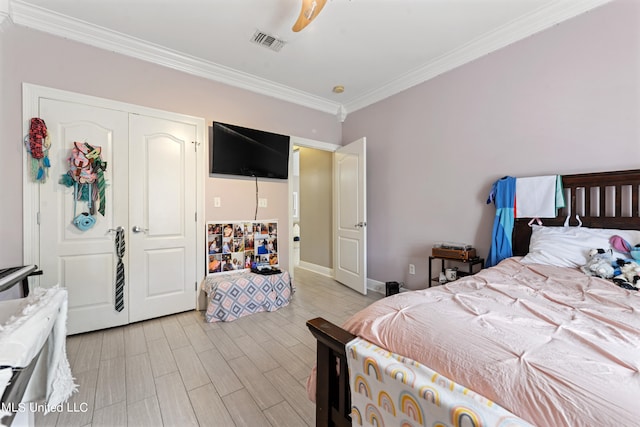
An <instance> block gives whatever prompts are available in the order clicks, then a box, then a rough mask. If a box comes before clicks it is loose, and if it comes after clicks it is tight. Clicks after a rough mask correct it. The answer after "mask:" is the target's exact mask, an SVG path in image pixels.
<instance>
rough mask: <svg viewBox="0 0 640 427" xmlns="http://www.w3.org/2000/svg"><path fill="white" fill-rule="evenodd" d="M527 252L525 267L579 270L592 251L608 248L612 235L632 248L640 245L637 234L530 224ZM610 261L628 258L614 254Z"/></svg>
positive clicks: (613, 230)
mask: <svg viewBox="0 0 640 427" xmlns="http://www.w3.org/2000/svg"><path fill="white" fill-rule="evenodd" d="M531 227H532V230H531V241H530V243H529V253H528V254H527V255H526V256H525V257H524V258H522V262H523V263H525V264H545V265H554V266H557V267H580V266H582V265H585V264H586V263H587V257H588V253H589V251H590V250H591V249H597V248H603V249H609V248H610V247H611V245H610V244H609V239H610V238H611V236H614V235H619V236H620V237H622V238H623V239H625V240H626V241H627V242H629V244H630V245H631V246H634V245H636V244H638V243H640V231H637V230H616V229H604V228H587V227H544V226H540V225H532V226H531ZM613 258H614V259H615V258H629V255H628V254H622V253H617V252H614V254H613Z"/></svg>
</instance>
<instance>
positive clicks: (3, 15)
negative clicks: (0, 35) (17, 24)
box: [0, 0, 11, 32]
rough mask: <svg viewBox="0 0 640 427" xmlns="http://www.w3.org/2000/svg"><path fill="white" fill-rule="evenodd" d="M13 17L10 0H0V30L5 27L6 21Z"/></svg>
mask: <svg viewBox="0 0 640 427" xmlns="http://www.w3.org/2000/svg"><path fill="white" fill-rule="evenodd" d="M9 19H11V14H10V13H9V0H0V32H1V31H2V29H3V26H4V23H5V21H7V20H9Z"/></svg>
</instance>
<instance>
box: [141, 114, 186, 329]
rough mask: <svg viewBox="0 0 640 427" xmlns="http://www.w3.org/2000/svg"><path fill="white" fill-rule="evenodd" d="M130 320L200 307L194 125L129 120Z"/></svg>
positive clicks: (151, 119)
mask: <svg viewBox="0 0 640 427" xmlns="http://www.w3.org/2000/svg"><path fill="white" fill-rule="evenodd" d="M130 138H131V142H130V159H131V167H130V194H131V200H130V211H129V212H130V217H129V222H130V224H131V230H132V233H130V236H131V238H130V248H131V251H130V255H129V261H130V290H129V292H130V306H131V311H130V315H131V321H132V322H133V321H139V320H143V319H148V318H152V317H158V316H163V315H166V314H170V313H176V312H179V311H186V310H193V309H194V308H195V306H196V280H197V279H196V269H197V257H198V254H197V248H196V246H195V245H194V244H193V242H195V241H196V234H197V230H196V224H197V223H196V216H195V213H196V178H197V177H196V170H197V168H196V158H197V156H196V150H195V148H196V147H195V145H194V141H196V138H197V128H196V126H195V125H193V124H189V123H181V122H179V121H172V120H165V119H160V118H155V117H147V116H141V115H132V116H131V119H130Z"/></svg>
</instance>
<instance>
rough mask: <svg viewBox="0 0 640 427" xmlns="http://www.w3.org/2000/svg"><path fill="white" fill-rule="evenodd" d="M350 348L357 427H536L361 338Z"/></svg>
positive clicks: (431, 371)
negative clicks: (531, 426)
mask: <svg viewBox="0 0 640 427" xmlns="http://www.w3.org/2000/svg"><path fill="white" fill-rule="evenodd" d="M346 348H347V362H348V365H349V384H350V385H351V419H352V425H353V426H372V427H373V426H375V427H383V426H402V427H412V426H425V427H426V426H429V427H432V426H439V427H444V426H470V427H473V426H496V427H498V426H500V427H516V426H517V427H523V426H530V425H531V424H529V423H527V422H526V421H524V420H522V419H520V418H518V417H516V416H515V415H513V414H512V413H510V412H509V411H507V410H506V409H504V408H502V407H500V406H499V405H497V404H496V403H494V402H492V401H490V400H488V399H486V398H485V397H483V396H480V395H479V394H477V393H474V392H473V391H471V390H469V389H468V388H465V387H463V386H461V385H459V384H456V383H454V382H453V381H451V380H449V379H447V378H445V377H443V376H442V375H440V374H438V373H437V372H435V371H433V370H431V369H429V368H427V367H426V366H424V365H421V364H420V363H418V362H416V361H414V360H411V359H409V358H407V357H403V356H400V355H398V354H395V353H392V352H390V351H387V350H385V349H383V348H380V347H378V346H376V345H374V344H372V343H370V342H368V341H366V340H364V339H362V338H356V339H354V340H353V341H351V342H349V343H348V344H347V346H346Z"/></svg>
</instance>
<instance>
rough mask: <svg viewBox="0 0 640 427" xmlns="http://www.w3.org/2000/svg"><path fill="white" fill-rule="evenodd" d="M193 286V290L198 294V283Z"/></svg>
mask: <svg viewBox="0 0 640 427" xmlns="http://www.w3.org/2000/svg"><path fill="white" fill-rule="evenodd" d="M193 285H194V286H193V290H194V291H196V292H197V291H198V282H194V283H193Z"/></svg>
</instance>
